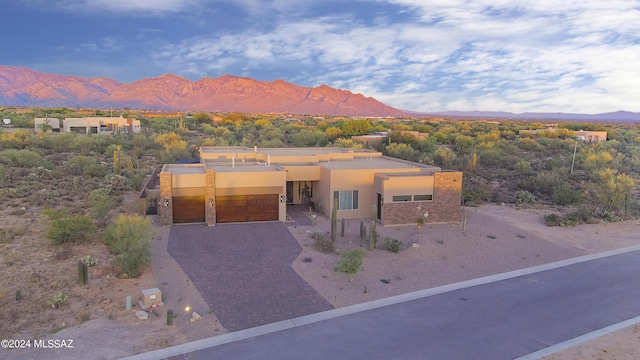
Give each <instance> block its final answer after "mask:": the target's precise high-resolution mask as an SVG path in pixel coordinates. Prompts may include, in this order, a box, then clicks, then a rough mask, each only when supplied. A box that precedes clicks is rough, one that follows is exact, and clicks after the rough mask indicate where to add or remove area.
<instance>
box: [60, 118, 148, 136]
mask: <svg viewBox="0 0 640 360" xmlns="http://www.w3.org/2000/svg"><path fill="white" fill-rule="evenodd" d="M62 126H63V131H64V132H76V133H80V134H99V135H102V134H137V133H139V132H140V120H136V119H128V118H124V117H122V116H120V117H83V118H66V119H64V121H63V123H62Z"/></svg>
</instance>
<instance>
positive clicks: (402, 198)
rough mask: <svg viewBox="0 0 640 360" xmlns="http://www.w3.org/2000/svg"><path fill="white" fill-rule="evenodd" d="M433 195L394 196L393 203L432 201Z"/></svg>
mask: <svg viewBox="0 0 640 360" xmlns="http://www.w3.org/2000/svg"><path fill="white" fill-rule="evenodd" d="M432 200H433V195H432V194H428V195H427V194H422V195H413V196H412V195H394V196H393V202H405V201H432Z"/></svg>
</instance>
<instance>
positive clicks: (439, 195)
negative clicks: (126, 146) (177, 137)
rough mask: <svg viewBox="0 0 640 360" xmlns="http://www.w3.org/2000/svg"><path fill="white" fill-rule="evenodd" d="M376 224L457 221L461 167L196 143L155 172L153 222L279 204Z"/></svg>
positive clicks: (225, 215) (257, 217) (215, 217)
mask: <svg viewBox="0 0 640 360" xmlns="http://www.w3.org/2000/svg"><path fill="white" fill-rule="evenodd" d="M334 199H335V200H337V201H338V210H337V214H338V218H347V219H353V218H370V217H371V213H372V208H373V206H374V205H376V218H377V220H378V221H379V222H380V223H381V224H383V225H401V224H415V223H416V222H417V219H418V218H420V217H422V218H424V219H425V222H427V223H450V222H460V216H461V200H462V173H461V172H458V171H442V170H441V169H440V168H439V167H435V166H428V165H423V164H419V163H414V162H409V161H404V160H399V159H395V158H390V157H386V156H382V154H381V153H379V152H373V151H367V150H362V149H342V148H271V149H258V148H253V149H251V148H246V147H202V148H201V149H200V164H166V165H164V167H163V168H162V171H161V172H160V198H159V200H158V202H159V203H158V207H159V211H160V213H161V224H162V225H163V226H171V225H172V224H174V223H193V222H203V223H207V224H208V225H215V224H217V223H227V222H249V221H285V220H286V218H287V207H286V205H287V204H305V205H308V206H311V207H313V208H314V209H315V211H317V212H319V213H322V214H324V215H329V214H331V210H332V207H333V204H334Z"/></svg>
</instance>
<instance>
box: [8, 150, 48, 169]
mask: <svg viewBox="0 0 640 360" xmlns="http://www.w3.org/2000/svg"><path fill="white" fill-rule="evenodd" d="M0 159H4V160H3V162H5V163H6V164H7V165H9V166H14V167H21V168H31V167H36V166H38V165H39V164H40V163H41V162H42V161H43V160H42V155H40V153H38V152H35V151H33V150H29V149H20V150H17V149H7V150H2V151H0Z"/></svg>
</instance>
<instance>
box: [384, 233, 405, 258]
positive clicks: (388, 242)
mask: <svg viewBox="0 0 640 360" xmlns="http://www.w3.org/2000/svg"><path fill="white" fill-rule="evenodd" d="M384 248H385V250H387V251H391V252H393V253H396V254H397V253H398V252H400V249H402V241H400V240H398V239H392V238H389V237H387V238H385V239H384Z"/></svg>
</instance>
